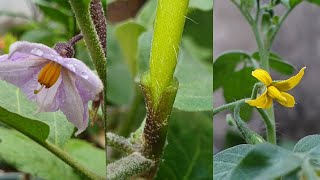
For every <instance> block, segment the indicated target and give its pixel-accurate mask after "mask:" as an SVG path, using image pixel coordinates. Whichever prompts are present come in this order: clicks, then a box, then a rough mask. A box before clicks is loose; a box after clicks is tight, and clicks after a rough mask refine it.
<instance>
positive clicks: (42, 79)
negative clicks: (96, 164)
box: [0, 41, 103, 135]
mask: <svg viewBox="0 0 320 180" xmlns="http://www.w3.org/2000/svg"><path fill="white" fill-rule="evenodd" d="M0 79H1V80H5V81H7V82H8V83H11V84H13V85H15V86H17V87H19V88H20V89H21V90H22V91H23V92H24V93H25V94H26V96H27V97H28V99H29V100H31V101H34V102H36V103H37V104H38V112H42V111H45V112H53V111H58V110H59V109H60V110H61V111H62V112H63V113H64V114H65V116H66V117H67V119H68V120H69V121H70V122H71V123H73V124H74V126H75V127H77V129H78V131H77V132H76V135H78V134H80V133H81V132H83V131H84V130H85V129H86V128H87V126H88V113H89V112H88V101H90V100H94V99H95V98H97V97H98V94H99V93H100V92H101V91H102V89H103V85H102V82H101V80H100V79H99V78H98V76H97V75H95V74H94V73H93V72H92V71H91V70H90V69H89V68H88V67H87V66H86V65H85V64H84V63H83V62H81V61H80V60H77V59H75V58H66V57H63V56H61V55H59V54H58V53H57V52H56V51H55V50H53V49H51V48H49V47H47V46H45V45H42V44H37V43H29V42H22V41H20V42H16V43H13V44H12V45H11V46H10V51H9V54H6V55H2V56H0Z"/></svg>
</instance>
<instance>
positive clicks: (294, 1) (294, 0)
mask: <svg viewBox="0 0 320 180" xmlns="http://www.w3.org/2000/svg"><path fill="white" fill-rule="evenodd" d="M281 2H282V3H283V4H284V5H285V6H286V7H287V8H288V9H292V8H294V7H295V6H297V5H298V4H299V3H301V2H302V0H281Z"/></svg>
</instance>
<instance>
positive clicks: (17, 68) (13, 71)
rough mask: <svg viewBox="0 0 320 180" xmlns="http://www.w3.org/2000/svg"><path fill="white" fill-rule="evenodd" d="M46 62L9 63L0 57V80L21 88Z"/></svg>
mask: <svg viewBox="0 0 320 180" xmlns="http://www.w3.org/2000/svg"><path fill="white" fill-rule="evenodd" d="M47 62H48V61H47V60H44V59H42V60H39V59H37V60H34V59H29V60H28V61H19V62H17V61H11V60H10V59H6V58H3V56H1V57H0V79H1V80H5V81H7V82H9V83H11V84H14V85H16V86H18V87H21V86H23V85H24V84H25V83H26V82H27V81H29V80H30V79H32V78H33V77H34V75H35V74H37V73H38V72H39V70H40V69H41V68H42V67H43V66H44V65H45V64H46V63H47Z"/></svg>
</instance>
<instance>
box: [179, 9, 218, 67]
mask: <svg viewBox="0 0 320 180" xmlns="http://www.w3.org/2000/svg"><path fill="white" fill-rule="evenodd" d="M212 32H213V11H212V10H210V11H201V10H193V11H191V12H189V13H188V18H187V19H186V23H185V30H184V32H183V37H182V45H183V47H184V48H185V49H186V50H187V51H188V52H190V55H192V56H193V57H194V59H196V60H202V61H206V62H208V63H210V68H212V64H211V63H212V59H213V51H212V49H213V33H212Z"/></svg>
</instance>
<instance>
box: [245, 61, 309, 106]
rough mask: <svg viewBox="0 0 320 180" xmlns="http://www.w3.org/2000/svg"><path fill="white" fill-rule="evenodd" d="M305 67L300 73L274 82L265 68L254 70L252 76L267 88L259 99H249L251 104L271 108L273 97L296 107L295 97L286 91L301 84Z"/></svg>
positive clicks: (284, 103) (285, 104) (248, 101)
mask: <svg viewBox="0 0 320 180" xmlns="http://www.w3.org/2000/svg"><path fill="white" fill-rule="evenodd" d="M305 68H306V67H303V68H302V69H301V70H300V71H299V73H298V74H297V75H295V76H293V77H291V78H289V79H287V80H283V81H276V82H273V81H272V78H271V76H270V74H269V73H268V72H267V71H265V70H263V69H256V70H254V71H253V72H252V76H254V77H255V78H257V79H258V80H259V81H261V82H262V83H263V84H264V85H265V86H266V90H265V91H264V93H262V94H261V96H259V97H258V98H257V99H254V100H247V101H246V103H248V104H249V105H250V106H256V107H257V108H264V109H266V108H270V107H271V105H272V99H275V100H277V101H278V102H279V103H280V104H281V105H283V106H285V107H294V104H295V100H294V97H293V96H291V95H290V94H288V93H286V92H285V91H289V90H290V89H292V88H294V87H295V86H296V85H298V84H299V82H300V80H301V78H302V77H303V75H304V69H305Z"/></svg>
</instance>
